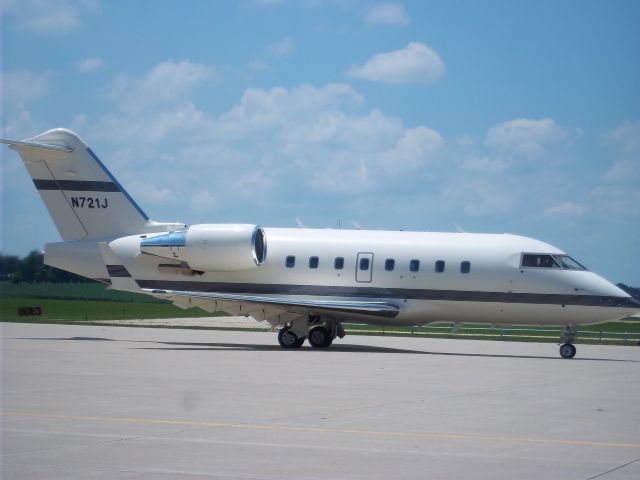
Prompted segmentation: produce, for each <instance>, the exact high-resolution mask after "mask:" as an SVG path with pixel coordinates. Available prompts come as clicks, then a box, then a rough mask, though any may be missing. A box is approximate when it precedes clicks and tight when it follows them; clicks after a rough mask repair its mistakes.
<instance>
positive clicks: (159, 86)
mask: <svg viewBox="0 0 640 480" xmlns="http://www.w3.org/2000/svg"><path fill="white" fill-rule="evenodd" d="M216 78H217V73H216V70H215V68H214V67H213V66H211V65H206V64H203V63H194V62H191V61H189V60H182V61H181V62H172V61H167V62H162V63H160V64H158V65H156V66H155V67H153V68H152V69H151V70H150V71H149V72H148V73H147V74H146V75H143V76H132V75H126V74H120V75H118V76H117V77H116V78H115V80H114V82H113V84H112V85H111V87H110V88H109V89H108V92H107V97H108V98H109V99H111V100H113V101H115V102H116V103H117V104H118V105H120V107H121V108H123V109H125V110H136V109H140V108H145V107H149V106H152V105H166V104H170V103H176V102H179V101H182V100H184V99H185V98H188V97H189V95H190V94H192V93H193V91H194V89H195V88H197V87H199V86H200V85H202V84H204V83H206V82H209V81H212V80H215V79H216Z"/></svg>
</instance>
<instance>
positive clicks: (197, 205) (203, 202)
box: [189, 190, 218, 212]
mask: <svg viewBox="0 0 640 480" xmlns="http://www.w3.org/2000/svg"><path fill="white" fill-rule="evenodd" d="M217 203H218V199H217V197H216V195H215V194H213V193H211V192H210V191H208V190H203V191H200V192H198V193H196V194H195V195H193V196H192V197H191V201H190V204H189V206H190V209H191V210H193V211H196V212H208V211H211V210H213V209H214V207H215V206H216V204H217Z"/></svg>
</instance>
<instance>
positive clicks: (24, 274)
mask: <svg viewBox="0 0 640 480" xmlns="http://www.w3.org/2000/svg"><path fill="white" fill-rule="evenodd" d="M0 281H3V282H12V283H22V282H27V283H86V282H91V281H92V280H89V279H87V278H84V277H81V276H80V275H76V274H75V273H71V272H65V271H64V270H60V269H59V268H55V267H50V266H49V265H45V264H44V254H43V253H42V252H39V251H37V250H33V251H32V252H31V253H29V254H28V255H27V256H25V257H23V258H20V257H18V256H16V255H4V254H2V253H0Z"/></svg>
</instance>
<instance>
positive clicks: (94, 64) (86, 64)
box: [76, 57, 105, 73]
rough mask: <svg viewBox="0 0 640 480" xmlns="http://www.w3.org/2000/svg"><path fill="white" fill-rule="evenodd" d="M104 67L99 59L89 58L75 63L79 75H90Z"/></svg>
mask: <svg viewBox="0 0 640 480" xmlns="http://www.w3.org/2000/svg"><path fill="white" fill-rule="evenodd" d="M104 67H105V63H104V60H102V59H101V58H99V57H89V58H85V59H84V60H80V61H79V62H77V63H76V70H77V71H78V72H79V73H92V72H95V71H97V70H100V69H102V68H104Z"/></svg>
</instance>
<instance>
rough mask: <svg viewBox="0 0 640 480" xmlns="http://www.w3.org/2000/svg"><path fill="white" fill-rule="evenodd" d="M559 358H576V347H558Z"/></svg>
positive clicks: (566, 345) (567, 345) (569, 345)
mask: <svg viewBox="0 0 640 480" xmlns="http://www.w3.org/2000/svg"><path fill="white" fill-rule="evenodd" d="M560 356H561V357H562V358H573V357H575V356H576V347H575V345H572V344H570V343H563V344H562V345H560Z"/></svg>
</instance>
